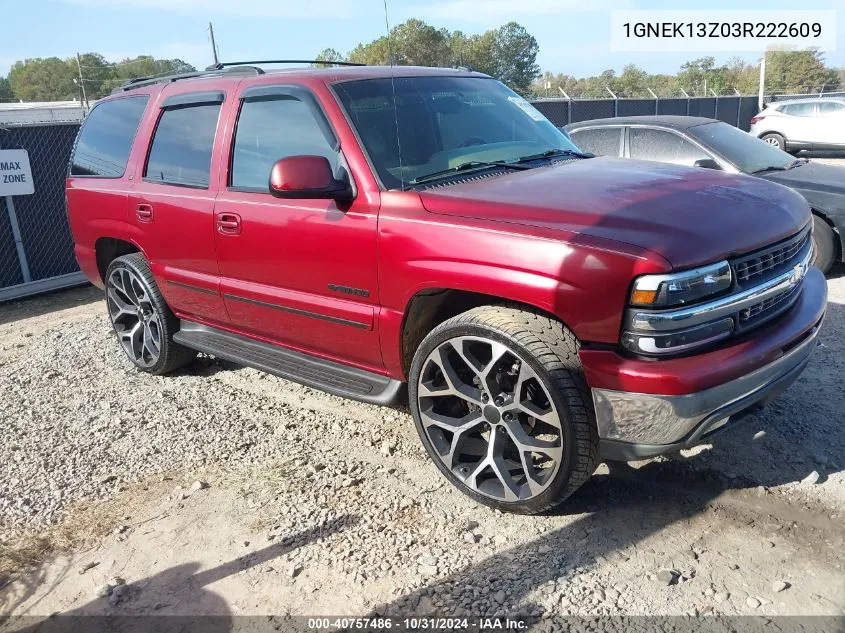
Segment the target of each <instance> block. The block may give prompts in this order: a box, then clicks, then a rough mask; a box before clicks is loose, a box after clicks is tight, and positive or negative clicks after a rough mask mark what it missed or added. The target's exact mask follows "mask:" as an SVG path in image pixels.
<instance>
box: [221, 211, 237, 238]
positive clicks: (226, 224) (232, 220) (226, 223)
mask: <svg viewBox="0 0 845 633" xmlns="http://www.w3.org/2000/svg"><path fill="white" fill-rule="evenodd" d="M217 231H218V232H219V233H222V234H223V235H239V234H240V232H241V216H239V215H238V214H237V213H221V214H220V215H218V216H217Z"/></svg>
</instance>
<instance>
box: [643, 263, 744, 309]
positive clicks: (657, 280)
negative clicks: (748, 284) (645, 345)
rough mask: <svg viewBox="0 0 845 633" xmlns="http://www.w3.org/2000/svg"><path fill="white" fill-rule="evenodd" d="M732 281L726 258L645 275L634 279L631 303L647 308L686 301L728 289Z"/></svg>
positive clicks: (683, 303)
mask: <svg viewBox="0 0 845 633" xmlns="http://www.w3.org/2000/svg"><path fill="white" fill-rule="evenodd" d="M731 282H732V277H731V267H730V265H729V264H728V262H719V263H718V264H712V265H710V266H704V267H703V268H696V269H695V270H688V271H685V272H681V273H673V274H670V275H645V276H643V277H638V278H637V279H636V280H634V287H633V289H632V290H631V305H633V306H638V307H650V308H668V307H672V306H679V305H686V304H689V303H694V302H696V301H699V300H701V299H705V298H707V297H712V296H714V295H718V294H720V293H722V292H724V291H726V290H728V289H730V287H731Z"/></svg>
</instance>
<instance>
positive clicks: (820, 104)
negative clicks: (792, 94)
mask: <svg viewBox="0 0 845 633" xmlns="http://www.w3.org/2000/svg"><path fill="white" fill-rule="evenodd" d="M749 132H750V133H751V134H753V135H754V136H756V137H758V138H761V139H763V140H764V141H766V142H767V143H769V144H771V145H776V146H777V147H779V148H780V149H782V150H784V151H787V152H798V151H800V150H802V149H814V150H837V149H845V98H820V99H795V100H792V101H776V102H774V103H769V104H767V105H766V107H765V108H764V109H763V111H762V112H761V113H760V114H758V115H757V116H755V117H754V118H753V119H751V130H750V131H749Z"/></svg>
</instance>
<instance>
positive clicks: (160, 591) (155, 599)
mask: <svg viewBox="0 0 845 633" xmlns="http://www.w3.org/2000/svg"><path fill="white" fill-rule="evenodd" d="M357 523H358V517H357V516H355V515H344V516H341V517H338V518H337V519H333V520H330V521H327V522H326V523H324V524H321V525H318V526H315V527H313V528H309V529H307V530H303V531H301V532H298V533H296V534H293V535H290V536H288V537H285V538H283V539H282V540H281V541H279V542H277V543H274V544H272V545H268V546H267V547H265V548H264V549H261V550H258V551H256V552H251V553H249V554H245V555H244V556H239V557H238V558H236V559H233V560H230V561H228V562H226V563H223V564H221V565H218V566H217V567H213V568H211V569H206V570H202V571H200V565H199V563H187V564H183V565H177V566H175V567H171V568H169V569H166V570H164V571H162V572H160V573H158V574H155V575H154V576H150V577H148V578H143V579H140V580H137V581H133V582H131V583H129V584H127V585H124V587H125V588H124V589H122V590H120V591H122V592H124V593H123V595H124V596H125V598H121V601H120V606H119V607H115V606H114V605H112V604H111V603H110V599H109V597H105V596H104V597H101V598H96V599H94V600H92V601H90V602H88V603H86V604H84V605H82V606H81V607H78V608H76V609H73V610H70V611H66V612H62V613H61V614H57V615H54V616H51V617H49V618H46V619H45V618H43V617H36V616H13V617H9V618H8V619H7V620H6V622H5V625H6V626H5V627H4V622H3V618H0V631H7V630H8V631H16V632H20V633H67V632H69V631H85V632H86V633H98V632H100V631H102V632H104V633H105V632H109V633H113V632H115V631H120V632H121V633H128V632H138V633H146V632H150V633H155V632H165V631H201V632H203V633H218V632H219V633H223V632H228V631H232V630H237V629H238V627H237V626H236V624H235V618H234V615H233V613H232V611H231V609H230V608H229V606H228V604H227V603H226V601H225V600H224V599H223V598H221V597H220V596H219V595H218V594H217V593H215V592H214V591H211V590H209V586H210V585H212V584H214V583H216V582H218V581H220V580H222V579H224V578H227V577H229V576H233V575H235V574H238V573H241V572H243V571H245V570H248V569H251V568H253V567H256V566H258V565H262V564H263V563H266V562H268V561H271V560H273V559H275V558H278V557H280V556H284V555H286V554H288V553H290V552H292V551H294V550H296V549H297V548H300V547H303V546H304V545H306V544H308V543H311V542H315V541H319V540H321V539H324V538H326V537H328V536H330V535H332V534H334V533H337V532H340V531H342V530H345V529H348V528H351V527H353V526H354V525H355V524H357ZM19 603H20V601H18V604H19ZM177 605H179V606H177ZM12 608H14V606H13V605H12V607H9V606H8V605H6V606H4V610H6V611H11V609H12ZM118 608H119V611H118V610H117V609H118ZM151 616H155V617H151ZM242 619H248V618H242ZM255 620H257V621H259V620H260V619H259V618H255ZM262 630H264V629H262ZM267 630H271V629H267Z"/></svg>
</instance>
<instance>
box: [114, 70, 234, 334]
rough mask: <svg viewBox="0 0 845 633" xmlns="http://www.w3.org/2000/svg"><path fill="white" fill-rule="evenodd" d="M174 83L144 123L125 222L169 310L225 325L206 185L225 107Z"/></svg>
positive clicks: (217, 96) (211, 183)
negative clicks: (144, 142)
mask: <svg viewBox="0 0 845 633" xmlns="http://www.w3.org/2000/svg"><path fill="white" fill-rule="evenodd" d="M188 83H189V82H186V83H185V84H183V85H181V86H180V85H179V84H178V83H176V84H173V85H172V86H169V87H168V88H166V89H165V90H163V91H162V94H161V95H160V97H159V101H158V103H157V112H156V114H155V116H153V117H152V118H151V119H150V121H149V126H150V128H151V129H148V130H147V135H146V138H151V139H152V140H151V142H150V144H149V147H148V149H147V151H146V155H145V156H144V158H143V160H140V161H139V164H138V167H137V171H136V175H135V185H134V187H133V190H132V192H131V194H130V205H129V221H130V223H132V224H134V226H135V228H136V230H137V233H138V235H139V243H140V244H142V245H143V247H144V251H145V254H146V255H147V258H148V259H149V261H150V265H151V268H152V271H153V274H154V275H155V277H156V280H157V281H158V283H159V286H160V288H161V291H162V294H164V297H165V299H166V300H167V303H168V305H170V307H171V308H172V309H173V310H174V311H175V312H176V313H177V314H179V315H180V316H183V317H187V318H189V319H196V320H201V321H207V322H211V323H226V322H228V320H229V319H228V315H227V314H226V309H225V306H224V303H223V298H222V297H221V295H220V291H219V281H220V280H219V272H218V269H217V254H216V253H215V250H214V247H215V245H214V228H213V227H214V218H213V214H214V197H215V195H216V194H217V183H216V180H215V179H212V178H211V173H212V172H213V170H215V169H216V168H218V166H217V165H216V164H214V163H215V161H213V156H214V152H213V147H214V141H215V138H216V136H218V135H221V134H222V129H223V125H224V121H225V117H223V116H221V111H222V108H223V105H224V102H225V99H226V95H225V93H224V92H222V91H220V90H219V89H211V88H210V87H209V88H203V87H201V86H197V85H196V84H195V83H193V82H190V83H191V85H187V84H188Z"/></svg>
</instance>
